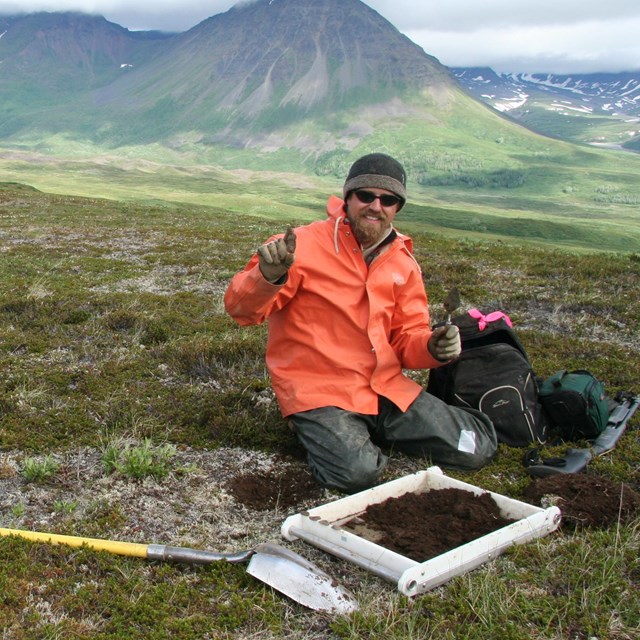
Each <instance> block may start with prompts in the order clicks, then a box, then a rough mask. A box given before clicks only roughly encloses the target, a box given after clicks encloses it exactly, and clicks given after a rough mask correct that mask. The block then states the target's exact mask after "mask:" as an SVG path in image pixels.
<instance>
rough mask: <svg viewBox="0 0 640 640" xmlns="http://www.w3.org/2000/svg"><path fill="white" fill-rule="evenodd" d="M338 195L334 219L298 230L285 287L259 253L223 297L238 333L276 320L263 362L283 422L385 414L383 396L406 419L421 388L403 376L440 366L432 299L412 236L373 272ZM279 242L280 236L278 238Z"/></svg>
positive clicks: (330, 208) (332, 202) (397, 243)
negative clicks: (325, 411) (295, 417)
mask: <svg viewBox="0 0 640 640" xmlns="http://www.w3.org/2000/svg"><path fill="white" fill-rule="evenodd" d="M343 204H344V203H343V201H342V200H341V199H339V198H337V197H335V196H331V198H330V199H329V202H328V204H327V213H328V216H329V217H328V219H326V220H322V221H318V222H313V223H311V224H309V225H306V226H303V227H299V228H297V229H295V233H296V257H295V262H294V263H293V265H292V267H291V268H290V269H289V272H288V277H287V281H286V282H285V283H284V284H282V285H275V284H270V283H269V282H267V281H266V280H265V279H264V277H263V276H262V273H261V272H260V269H259V267H258V257H257V255H254V256H253V258H252V259H251V260H250V261H249V263H248V264H247V266H246V267H245V269H244V270H243V271H241V272H240V273H238V274H236V275H235V276H234V277H233V279H232V280H231V283H230V284H229V287H228V289H227V291H226V293H225V297H224V302H225V307H226V309H227V311H228V313H229V314H230V315H231V316H232V317H233V318H234V319H235V320H236V321H237V322H238V323H239V324H240V325H252V324H261V323H262V322H264V321H265V320H267V319H268V320H269V332H268V340H267V353H266V362H267V368H268V369H269V373H270V375H271V382H272V385H273V389H274V391H275V394H276V397H277V399H278V404H279V406H280V410H281V412H282V414H283V416H285V417H286V416H288V415H291V414H292V413H297V412H300V411H307V410H309V409H316V408H318V407H324V406H337V407H340V408H342V409H345V410H348V411H354V412H357V413H363V414H377V413H378V395H382V396H385V397H386V398H388V399H389V400H391V401H392V402H393V403H394V404H396V405H397V406H398V407H399V408H400V409H401V410H402V411H406V409H407V407H408V406H409V405H410V404H411V403H412V402H413V401H414V400H415V398H416V397H417V396H418V394H419V393H420V391H421V390H422V387H421V386H420V385H419V384H418V383H416V382H415V381H413V380H411V379H410V378H408V377H407V376H405V375H404V374H403V372H402V369H403V368H405V369H425V368H435V367H438V366H441V365H442V364H443V363H442V362H439V361H438V360H436V359H435V358H434V357H433V356H432V355H431V354H430V352H429V350H428V349H427V342H428V340H429V338H430V336H431V328H430V320H429V307H428V303H427V295H426V292H425V289H424V284H423V282H422V275H421V271H420V268H419V266H418V264H417V263H416V261H415V259H414V257H413V255H412V248H413V244H412V241H411V239H410V238H408V237H406V236H402V235H400V234H398V237H397V238H396V239H395V240H394V241H393V242H392V243H391V244H390V245H388V247H387V250H386V251H385V252H383V253H381V254H380V255H379V256H378V257H377V258H376V259H375V260H374V261H373V262H372V263H371V265H370V266H367V264H366V263H365V261H364V258H363V255H362V250H361V248H360V245H359V244H358V242H357V240H356V239H355V237H354V236H353V233H352V232H351V227H350V226H349V224H348V223H346V222H345V214H344V210H343ZM277 237H282V234H280V236H273V237H272V238H270V240H273V239H275V238H277Z"/></svg>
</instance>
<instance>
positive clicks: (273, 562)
mask: <svg viewBox="0 0 640 640" xmlns="http://www.w3.org/2000/svg"><path fill="white" fill-rule="evenodd" d="M0 536H18V537H21V538H26V539H27V540H31V541H34V542H48V543H50V544H63V545H66V546H70V547H82V546H87V547H89V548H91V549H93V550H95V551H107V552H109V553H114V554H117V555H121V556H131V557H135V558H146V559H147V560H159V561H171V562H182V563H186V564H210V563H212V562H217V561H219V560H226V561H227V562H230V563H232V564H239V563H241V562H246V561H247V560H248V561H249V565H248V567H247V573H248V574H250V575H252V576H253V577H254V578H257V579H258V580H261V581H262V582H264V583H266V584H268V585H269V586H270V587H273V588H274V589H276V590H277V591H280V592H281V593H283V594H284V595H286V596H288V597H289V598H291V599H292V600H295V601H296V602H298V603H300V604H302V605H304V606H305V607H308V608H309V609H314V610H316V611H327V612H329V613H341V614H346V613H351V612H352V611H355V610H356V609H357V608H358V606H357V602H356V599H355V597H354V596H353V595H352V594H351V593H350V592H349V591H347V590H346V589H343V588H342V587H341V586H340V585H338V584H337V583H336V581H335V580H333V579H332V578H331V577H330V576H328V575H327V574H326V573H324V571H322V570H321V569H319V568H318V567H316V566H315V565H313V564H312V563H311V562H309V561H307V560H305V559H304V558H303V557H302V556H299V555H298V554H297V553H294V552H293V551H289V549H285V548H284V547H281V546H279V545H277V544H273V543H271V542H265V543H262V544H259V545H257V546H255V547H254V548H253V549H249V550H248V551H240V552H237V553H215V552H213V551H202V550H200V549H189V548H188V547H169V546H166V545H161V544H141V543H136V542H117V541H114V540H101V539H98V538H82V537H78V536H66V535H60V534H55V533H39V532H37V531H24V530H20V529H3V528H0Z"/></svg>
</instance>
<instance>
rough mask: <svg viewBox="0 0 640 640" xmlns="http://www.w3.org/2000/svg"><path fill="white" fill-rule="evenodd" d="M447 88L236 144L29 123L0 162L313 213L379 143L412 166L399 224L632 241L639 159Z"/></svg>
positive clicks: (66, 180) (243, 205) (11, 169)
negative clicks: (125, 141) (536, 126)
mask: <svg viewBox="0 0 640 640" xmlns="http://www.w3.org/2000/svg"><path fill="white" fill-rule="evenodd" d="M453 98H454V97H453V96H451V95H446V94H445V95H442V96H441V99H440V102H439V103H437V102H436V101H435V99H434V98H433V97H430V98H425V97H424V96H420V97H419V98H415V97H414V99H413V102H406V103H405V106H403V107H402V109H401V113H399V114H398V115H396V116H395V117H392V116H389V115H388V113H389V110H388V109H386V110H384V111H383V110H379V111H377V110H376V109H375V108H370V109H368V110H362V109H360V110H353V111H344V112H340V114H337V115H336V116H335V117H331V118H329V117H325V118H309V119H307V120H305V121H303V122H297V123H295V124H291V125H289V126H283V127H281V128H280V129H278V130H276V131H274V132H273V134H272V135H271V136H270V137H269V136H266V135H265V136H262V137H261V138H259V139H256V140H255V141H254V143H255V146H252V145H251V144H248V145H246V146H245V147H244V148H240V147H239V148H234V147H230V146H228V145H220V144H214V143H213V141H207V139H206V137H204V136H203V135H202V134H201V133H198V132H195V131H194V132H191V133H190V132H184V133H183V134H181V135H175V136H173V137H171V138H170V139H168V140H166V141H164V142H158V143H155V144H149V145H122V146H117V147H114V146H105V145H97V144H95V143H94V142H91V141H90V140H86V139H85V140H83V139H81V138H79V137H72V136H70V135H65V136H62V135H54V136H44V137H42V136H40V135H39V134H37V133H33V134H30V135H22V136H21V137H19V138H15V139H12V140H11V143H10V144H9V141H5V142H4V148H3V149H2V148H0V169H1V171H2V175H3V176H4V177H5V179H7V180H14V181H17V182H24V183H27V184H31V185H33V186H35V187H37V188H39V189H44V190H47V191H54V192H56V193H68V194H78V195H88V196H93V195H96V196H100V197H107V198H115V199H128V200H138V201H150V200H167V201H173V202H185V203H194V204H202V205H215V206H221V207H224V208H226V209H227V210H228V211H234V212H237V213H239V214H248V215H254V216H261V217H265V218H274V217H275V218H278V217H286V216H287V215H292V216H294V217H297V218H299V219H301V220H308V219H312V218H315V217H317V216H319V215H323V208H324V202H325V200H326V197H327V195H328V194H329V193H338V194H340V192H341V186H342V182H343V180H344V176H345V175H346V172H347V171H348V167H349V166H350V164H351V162H352V161H353V160H354V159H355V158H356V157H358V156H359V155H362V154H364V153H368V152H370V151H386V152H388V153H391V154H392V155H395V156H397V157H398V158H399V159H400V160H401V161H402V162H403V163H404V164H405V166H406V168H407V171H408V174H409V190H410V201H409V204H408V206H407V207H406V209H405V210H404V211H403V215H402V220H401V221H399V224H400V225H402V224H405V226H406V228H407V229H418V230H419V229H427V228H428V229H439V230H440V231H441V232H442V233H444V234H447V235H451V236H454V237H469V238H476V237H488V238H493V239H502V240H503V241H507V242H516V243H523V242H524V243H542V244H551V245H556V246H563V247H566V248H568V249H572V250H581V249H588V250H598V251H601V250H604V251H616V252H617V251H622V252H629V253H637V252H640V220H639V217H640V214H639V211H640V209H639V204H640V180H639V179H638V176H639V174H640V156H638V155H636V154H630V153H624V152H620V151H611V150H600V149H594V148H591V147H586V146H579V145H574V144H570V143H565V142H561V141H558V140H554V139H551V138H545V137H543V136H539V135H536V134H533V133H531V132H530V131H528V130H526V129H524V128H522V127H520V126H518V125H517V124H514V123H513V122H510V121H508V120H507V119H505V118H501V117H499V116H497V115H495V114H494V113H493V112H491V111H490V110H489V109H488V108H486V107H485V106H483V105H481V104H480V103H478V102H475V101H473V100H472V99H471V98H468V97H466V96H462V95H456V96H455V99H453ZM69 117H70V118H71V117H72V116H69ZM355 122H358V126H357V127H356V126H355V125H354V123H355ZM248 142H250V141H248Z"/></svg>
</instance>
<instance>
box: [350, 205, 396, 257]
mask: <svg viewBox="0 0 640 640" xmlns="http://www.w3.org/2000/svg"><path fill="white" fill-rule="evenodd" d="M347 218H348V220H349V224H350V225H351V229H352V231H353V235H354V236H355V237H356V240H357V241H358V242H359V243H360V244H361V245H362V246H363V247H365V248H367V247H372V246H373V245H374V244H376V243H378V242H380V240H382V238H384V236H385V235H386V233H387V231H388V230H389V228H390V227H391V223H390V222H389V220H387V218H386V216H384V215H383V216H381V217H380V222H379V223H378V224H371V223H369V222H367V221H366V220H365V219H364V215H363V214H360V215H357V216H354V215H352V214H351V213H350V212H349V211H347Z"/></svg>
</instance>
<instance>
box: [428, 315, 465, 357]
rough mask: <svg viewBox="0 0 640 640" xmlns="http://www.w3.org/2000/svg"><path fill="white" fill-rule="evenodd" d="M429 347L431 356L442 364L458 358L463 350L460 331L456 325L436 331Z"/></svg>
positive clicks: (432, 335) (430, 339) (439, 328)
mask: <svg viewBox="0 0 640 640" xmlns="http://www.w3.org/2000/svg"><path fill="white" fill-rule="evenodd" d="M427 347H428V348H429V351H430V353H431V355H432V356H433V357H434V358H435V359H436V360H440V361H441V362H448V361H449V360H453V359H455V358H457V357H458V356H459V355H460V351H461V350H462V344H461V342H460V329H458V327H457V326H456V325H455V324H449V325H447V326H446V327H438V328H437V329H434V330H433V333H432V334H431V337H430V338H429V342H428V343H427Z"/></svg>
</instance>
